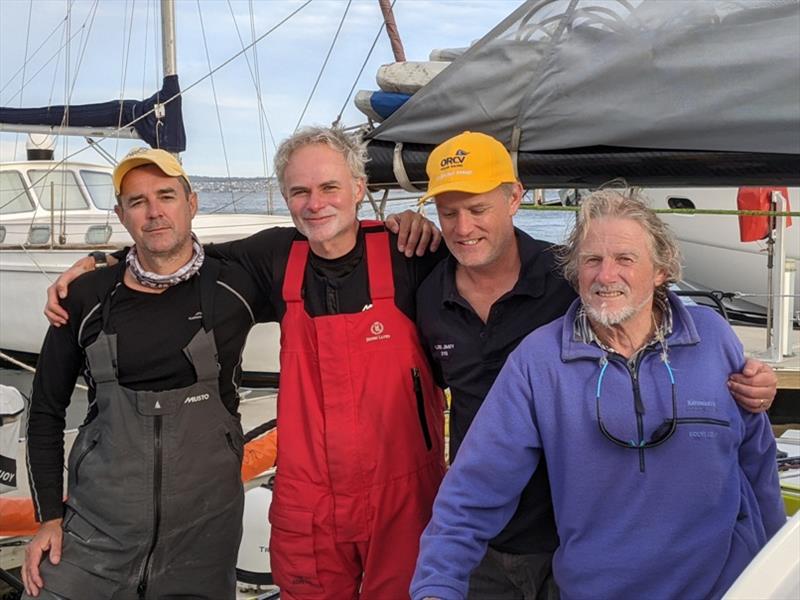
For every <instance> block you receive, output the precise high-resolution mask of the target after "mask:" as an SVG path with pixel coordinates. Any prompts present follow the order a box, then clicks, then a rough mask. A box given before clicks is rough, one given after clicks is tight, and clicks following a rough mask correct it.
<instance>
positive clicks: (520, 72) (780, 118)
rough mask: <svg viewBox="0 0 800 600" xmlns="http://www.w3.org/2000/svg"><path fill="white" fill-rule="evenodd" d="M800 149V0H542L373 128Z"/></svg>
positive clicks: (387, 136) (528, 140)
mask: <svg viewBox="0 0 800 600" xmlns="http://www.w3.org/2000/svg"><path fill="white" fill-rule="evenodd" d="M465 129H471V130H475V131H483V132H485V133H488V134H490V135H493V136H495V137H496V138H498V139H499V140H501V141H502V142H503V143H504V144H505V145H506V146H507V147H509V148H513V147H514V145H515V144H514V143H513V138H514V135H515V133H516V134H517V135H518V136H519V146H518V148H517V149H518V150H521V151H548V150H550V151H553V150H561V149H570V148H581V147H589V146H616V147H627V148H651V149H664V150H678V149H680V150H713V151H732V152H748V153H757V152H769V153H787V154H800V1H798V0H737V1H721V0H720V1H717V0H608V1H602V0H530V1H528V2H526V3H525V4H523V5H522V6H520V8H519V9H517V10H516V11H514V13H512V14H511V15H510V16H508V17H507V18H506V19H505V20H504V21H503V22H502V23H500V24H499V25H498V26H497V27H495V28H494V29H493V30H492V31H491V32H489V34H487V35H486V36H485V37H484V38H482V39H481V40H480V41H478V42H477V43H476V44H474V45H473V46H472V47H471V48H470V49H469V50H468V51H467V52H466V53H465V54H464V55H463V56H461V57H460V58H459V59H457V60H456V61H455V62H454V63H453V64H452V65H450V66H449V67H447V68H446V69H445V70H444V71H443V72H442V73H441V74H439V75H438V76H437V77H436V78H435V79H434V80H433V81H431V82H430V83H429V84H428V85H427V86H425V87H424V88H422V90H420V91H419V92H417V93H416V94H415V95H414V96H413V97H412V98H411V99H410V100H409V101H408V102H407V103H406V104H405V105H404V106H403V107H401V108H400V109H399V110H398V111H397V112H396V113H394V114H393V115H392V116H391V117H389V118H388V119H387V120H386V121H385V122H384V123H383V124H382V125H381V126H380V127H378V128H377V129H376V130H375V131H373V132H372V134H371V135H369V137H371V138H375V139H378V140H386V141H392V142H414V143H420V144H438V143H440V142H441V141H443V140H444V139H446V138H448V137H450V136H452V135H455V134H457V133H459V132H461V131H463V130H465Z"/></svg>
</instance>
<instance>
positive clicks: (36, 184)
mask: <svg viewBox="0 0 800 600" xmlns="http://www.w3.org/2000/svg"><path fill="white" fill-rule="evenodd" d="M28 178H29V179H30V180H31V187H32V188H33V191H34V192H36V196H37V198H39V206H41V207H42V208H44V209H46V210H53V209H55V210H62V209H65V210H75V209H80V208H88V207H89V205H88V203H87V202H86V198H84V197H83V192H82V191H81V188H80V187H79V186H78V180H77V179H76V178H75V174H74V173H73V172H72V171H65V170H63V169H58V170H55V171H47V170H41V171H40V170H38V169H37V170H33V169H31V170H30V171H28ZM51 183H52V184H53V185H52V189H53V208H51V206H50V187H51V186H50V184H51Z"/></svg>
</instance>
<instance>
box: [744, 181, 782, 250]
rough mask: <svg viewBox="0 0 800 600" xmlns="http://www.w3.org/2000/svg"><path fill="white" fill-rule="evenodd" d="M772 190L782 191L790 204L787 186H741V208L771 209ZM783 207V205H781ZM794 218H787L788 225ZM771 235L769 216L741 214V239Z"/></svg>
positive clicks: (761, 237) (754, 239)
mask: <svg viewBox="0 0 800 600" xmlns="http://www.w3.org/2000/svg"><path fill="white" fill-rule="evenodd" d="M772 192H780V193H781V194H783V197H784V198H786V204H787V209H788V210H791V208H789V207H788V204H789V190H788V189H787V188H785V187H741V188H739V194H738V195H737V197H736V204H737V206H738V208H739V210H771V209H772V202H771V200H772ZM780 208H782V207H780ZM791 225H792V218H791V217H787V218H786V227H791ZM768 235H769V217H767V216H761V215H758V216H751V215H739V239H740V240H741V241H743V242H754V241H756V240H763V239H764V238H766V237H767V236H768Z"/></svg>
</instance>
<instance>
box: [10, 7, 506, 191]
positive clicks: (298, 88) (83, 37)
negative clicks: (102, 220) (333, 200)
mask: <svg viewBox="0 0 800 600" xmlns="http://www.w3.org/2000/svg"><path fill="white" fill-rule="evenodd" d="M303 4H304V1H301V0H257V1H254V2H253V3H252V6H253V19H252V20H251V13H250V7H251V3H250V2H249V1H247V0H231V1H230V2H228V0H200V1H199V3H198V1H197V0H177V1H176V13H177V15H176V19H177V29H178V31H177V39H178V73H179V75H180V79H181V86H182V87H183V89H186V88H188V87H189V86H190V85H191V84H193V83H195V82H196V81H198V80H199V79H200V78H202V77H203V76H204V75H206V74H207V73H208V72H209V70H210V69H209V62H210V64H211V66H212V67H216V66H218V65H220V64H221V63H223V62H224V61H225V60H227V59H228V58H230V57H231V56H232V55H234V54H235V53H236V52H237V51H239V50H241V48H242V46H241V43H240V41H239V38H238V37H237V33H236V26H235V25H234V18H233V17H232V15H231V9H232V10H233V13H234V15H235V23H236V25H238V28H239V32H240V34H241V36H242V38H243V39H244V41H245V44H248V43H250V41H251V40H252V33H251V31H252V30H253V29H254V30H255V35H256V37H258V36H260V35H262V34H263V33H265V32H267V31H268V30H269V29H270V28H272V27H274V26H275V25H277V24H278V23H279V22H280V21H281V20H282V19H284V18H285V17H287V16H288V15H290V14H291V13H292V12H293V11H294V10H296V9H298V8H300V7H301V6H302V5H303ZM519 4H521V0H397V2H396V4H395V8H394V11H395V17H396V20H397V25H398V29H399V31H400V35H401V38H402V40H403V44H404V46H405V51H406V57H407V59H408V60H427V58H428V54H429V53H430V51H431V50H432V49H434V48H453V47H460V46H466V45H468V44H469V43H470V42H472V41H474V40H476V39H478V38H480V37H481V36H482V35H484V34H485V33H486V32H488V31H489V30H490V29H491V28H492V27H493V26H494V25H496V24H497V23H499V22H500V21H501V20H502V19H503V18H504V17H505V16H506V15H508V14H510V13H511V12H512V11H513V10H514V9H515V8H516V7H517V6H519ZM198 5H199V7H198ZM67 6H71V11H70V17H69V20H68V21H67V19H66V15H67ZM346 7H347V1H346V0H313V1H312V2H311V3H310V4H309V5H308V6H306V7H304V8H302V10H301V11H300V12H299V13H298V14H296V15H295V16H293V17H292V18H291V19H290V20H289V21H287V22H286V23H285V24H283V25H282V26H280V27H279V28H278V29H277V30H275V31H274V32H273V33H271V34H269V35H268V36H267V37H266V38H265V39H264V40H263V41H261V42H260V43H259V44H258V46H257V53H258V56H257V59H258V65H259V70H258V72H259V74H260V79H261V90H262V94H263V103H264V107H265V110H266V113H267V119H268V120H269V125H270V127H271V129H272V136H270V134H269V132H267V131H266V130H265V134H264V135H265V137H266V145H267V153H268V154H267V155H268V161H269V163H270V170H271V161H272V153H273V150H274V146H273V142H272V138H274V139H275V141H278V142H279V141H280V140H281V139H283V138H284V137H286V136H287V135H289V134H290V133H291V132H292V131H293V130H294V127H295V125H296V124H297V122H298V119H299V118H300V115H301V113H302V111H303V107H304V106H305V104H306V101H307V100H308V98H309V94H310V93H311V90H312V88H313V86H314V81H315V80H316V78H317V76H318V75H319V72H320V69H321V67H322V64H323V61H324V60H325V55H326V53H327V52H328V50H329V48H330V46H331V43H332V41H333V38H334V35H335V33H336V30H337V28H338V27H339V24H340V22H341V19H342V15H343V14H344V12H345V8H346ZM29 14H30V15H31V18H30V33H28V24H29ZM158 14H159V6H158V2H157V1H156V0H100V2H99V3H98V4H95V0H32V4H31V1H30V0H2V1H0V105H2V106H14V107H16V106H19V105H20V98H21V99H22V102H23V105H24V106H26V107H34V106H46V105H48V104H63V103H64V99H65V98H66V97H67V92H66V90H67V87H68V85H69V87H70V88H71V97H70V101H69V103H70V104H80V103H90V102H103V101H107V100H112V99H116V98H120V97H125V98H143V97H147V96H150V95H151V94H153V93H154V92H155V91H156V90H157V89H158V88H159V87H160V78H161V50H160V47H159V45H160V41H159V40H157V38H156V37H155V35H154V34H157V33H158V31H159V27H160V25H159V19H158ZM201 15H202V27H201ZM381 22H382V17H381V13H380V9H379V6H378V0H353V1H352V2H351V4H350V8H349V10H348V12H347V16H346V18H345V20H344V23H343V25H342V29H341V33H340V34H339V37H338V40H337V42H336V44H335V46H334V48H333V51H332V54H331V56H330V59H329V61H328V65H327V67H326V69H325V71H324V72H323V75H322V78H321V79H320V82H319V85H318V87H317V90H316V92H315V93H314V96H313V97H312V99H311V102H310V105H309V107H308V110H307V111H306V114H305V116H304V117H303V123H304V124H324V125H328V124H330V123H331V122H332V121H333V120H334V119H335V118H336V116H337V115H338V114H339V112H340V110H341V109H342V105H343V104H344V102H345V99H346V97H347V94H348V92H349V90H350V88H351V86H352V85H353V82H354V81H355V80H356V77H357V75H358V71H359V69H360V68H361V65H362V63H363V62H364V60H365V58H366V57H367V54H368V53H369V48H370V46H371V44H372V42H373V40H374V38H375V35H376V34H377V32H378V29H379V28H380V25H381ZM90 24H91V27H90ZM251 24H252V26H251ZM67 27H69V36H67ZM203 28H204V29H205V40H206V42H207V48H208V58H207V56H206V43H204V36H203ZM65 37H71V38H72V41H71V43H70V44H69V45H68V46H66V45H65V43H64V38H65ZM26 46H27V56H28V61H27V63H26V61H25V56H26ZM67 54H69V63H70V65H71V67H70V70H69V84H68V85H67V78H66V76H65V68H64V66H65V63H66V60H67V59H66V57H67ZM126 57H127V60H126ZM248 58H249V60H250V65H251V66H252V65H253V60H254V57H253V54H252V52H249V53H248ZM48 61H49V62H48ZM392 61H393V58H392V52H391V48H390V46H389V42H388V39H387V37H386V35H385V33H384V34H382V35H381V37H380V39H379V41H378V44H377V45H376V47H375V50H374V51H373V53H372V56H371V58H370V60H369V62H368V63H367V66H366V67H365V69H364V72H363V74H362V75H361V77H360V79H359V80H358V83H357V85H356V90H360V89H367V90H370V89H377V84H376V82H375V74H376V72H377V68H378V66H380V65H381V64H384V63H389V62H392ZM23 65H26V66H25V86H24V88H22V89H21V86H22V71H21V70H20V69H21V67H22V66H23ZM76 74H77V75H76ZM214 85H215V87H216V97H217V102H216V103H215V102H214V93H213V90H212V85H211V80H210V79H206V80H205V81H203V82H201V83H199V84H198V85H196V86H195V87H193V88H192V89H190V90H188V91H187V92H186V94H185V95H184V98H183V107H184V121H185V125H186V130H187V150H186V153H185V154H184V156H183V160H184V164H185V166H186V168H187V170H188V172H189V173H190V174H193V175H216V176H224V175H226V174H227V170H228V169H227V168H226V163H225V159H224V152H223V145H222V136H221V135H220V126H219V124H218V118H217V108H216V107H217V106H218V107H219V113H220V117H219V118H220V119H221V122H222V130H223V135H224V142H225V152H226V153H227V156H228V164H229V167H230V172H231V174H232V175H233V176H259V175H263V174H264V160H263V153H262V150H261V134H260V127H259V119H258V112H257V95H256V91H255V86H254V84H253V82H252V78H251V75H250V72H249V70H248V64H247V62H246V61H245V59H244V57H243V56H242V57H239V58H238V59H236V60H235V61H234V62H232V63H231V64H229V65H228V66H226V67H224V68H223V69H222V70H220V71H218V72H217V73H216V74H215V75H214ZM364 120H365V119H364V118H363V117H362V116H361V113H360V112H359V111H358V110H357V109H356V108H355V106H354V105H353V100H352V98H351V99H350V100H349V102H348V103H347V106H346V108H345V111H344V115H343V121H344V123H345V124H346V125H355V124H358V123H360V122H363V121H364ZM24 145H25V136H24V135H20V136H16V135H14V134H0V160H3V161H8V160H11V159H12V158H14V157H15V156H16V158H23V157H24ZM132 145H141V142H137V143H132V142H130V141H124V140H123V141H119V142H118V141H115V140H107V141H105V142H104V143H103V146H104V148H106V149H107V150H108V151H109V152H110V153H111V154H113V155H115V156H117V157H120V156H122V155H124V153H125V152H126V151H127V150H128V148H129V147H131V146H132ZM84 146H85V144H84V143H83V142H82V140H81V139H80V138H71V139H69V138H62V139H61V140H59V142H58V146H57V152H56V153H57V156H58V157H61V156H63V155H64V153H65V152H72V151H75V150H78V149H79V148H82V147H84ZM15 149H16V154H15ZM78 159H80V160H85V161H89V162H95V161H99V160H100V159H99V157H98V156H97V154H96V153H95V152H94V151H92V150H89V151H86V152H83V153H81V154H80V156H79V157H78Z"/></svg>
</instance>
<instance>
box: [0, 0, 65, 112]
mask: <svg viewBox="0 0 800 600" xmlns="http://www.w3.org/2000/svg"><path fill="white" fill-rule="evenodd" d="M30 5H31V6H33V2H31V4H30ZM63 23H64V20H63V19H62V20H61V21H59V22H58V23H56V26H55V27H53V30H52V31H51V32H50V34H49V35H48V36H47V37H46V38H44V40H43V41H42V43H41V44H39V46H38V47H37V48H36V50H34V51H33V54H31V55H30V58H28V59H27V60H26V61H25V62H23V63H22V66H21V67H20V68H19V69H17V70H16V71H15V72H14V74H13V75H12V76H11V77H9V78H8V81H6V83H5V85H4V86H3V87H2V88H0V94H2V93H3V92H4V91H5V90H6V88H7V87H8V86H9V85H11V82H12V81H14V80H15V79H16V78H17V75H19V73H20V71H23V70H25V66H26V65H27V64H28V63H29V62H30V61H32V60H33V59H34V58H35V57H36V55H37V54H38V53H39V50H41V49H42V48H43V47H44V45H45V44H46V43H47V42H48V41H49V40H50V38H51V37H53V36H54V35H55V33H56V31H58V29H59V28H60V27H61V26H62V24H63ZM76 35H77V34H76ZM54 56H55V55H54ZM51 60H53V57H52V56H51V57H50V58H49V59H48V60H47V62H45V65H47V63H49V62H50V61H51ZM37 73H38V71H37ZM24 79H25V76H24V75H23V82H24ZM12 99H13V97H12Z"/></svg>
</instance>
